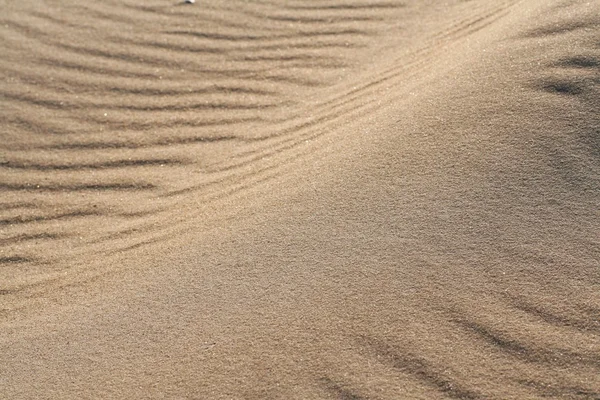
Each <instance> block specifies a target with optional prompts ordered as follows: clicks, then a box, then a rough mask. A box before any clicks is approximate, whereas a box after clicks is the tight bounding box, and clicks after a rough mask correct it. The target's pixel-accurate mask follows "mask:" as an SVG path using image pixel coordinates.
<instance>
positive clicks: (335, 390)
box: [319, 377, 366, 400]
mask: <svg viewBox="0 0 600 400" xmlns="http://www.w3.org/2000/svg"><path fill="white" fill-rule="evenodd" d="M319 382H320V383H321V384H322V385H323V387H324V388H325V390H327V391H328V392H329V393H331V394H332V395H334V396H335V398H336V399H339V400H366V397H363V396H361V395H359V394H357V393H355V392H354V391H353V390H351V389H349V388H347V387H345V386H343V385H340V384H338V383H336V382H335V381H333V380H332V379H331V378H329V377H324V378H321V379H319Z"/></svg>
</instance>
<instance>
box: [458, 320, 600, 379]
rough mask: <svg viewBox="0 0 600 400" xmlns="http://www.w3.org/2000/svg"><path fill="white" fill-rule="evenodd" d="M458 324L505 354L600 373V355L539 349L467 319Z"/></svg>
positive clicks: (565, 350) (535, 361)
mask: <svg viewBox="0 0 600 400" xmlns="http://www.w3.org/2000/svg"><path fill="white" fill-rule="evenodd" d="M454 322H455V323H456V324H458V325H460V326H462V327H463V328H464V329H466V330H468V331H471V332H473V333H474V334H476V335H477V336H478V337H479V338H480V339H481V340H483V341H485V342H487V343H488V344H490V345H492V346H493V347H495V348H497V349H498V350H500V351H501V352H503V353H506V354H509V355H511V356H514V357H517V358H520V359H523V360H524V361H527V362H532V363H545V364H551V365H557V366H561V365H570V366H573V367H577V366H582V365H586V366H589V367H593V368H595V369H598V370H599V372H600V354H584V353H578V352H573V351H571V350H567V349H554V348H537V347H535V348H534V347H532V346H531V345H526V344H524V343H520V342H519V341H517V340H514V339H511V338H508V337H505V336H504V335H503V334H500V333H499V332H496V331H495V330H494V329H492V328H490V327H486V326H484V325H483V324H480V323H477V322H474V321H472V320H467V319H457V320H455V321H454Z"/></svg>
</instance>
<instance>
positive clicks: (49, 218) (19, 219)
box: [0, 210, 103, 225]
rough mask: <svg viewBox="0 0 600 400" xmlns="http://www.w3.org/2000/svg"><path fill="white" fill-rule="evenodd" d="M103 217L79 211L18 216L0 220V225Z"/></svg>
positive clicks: (86, 211)
mask: <svg viewBox="0 0 600 400" xmlns="http://www.w3.org/2000/svg"><path fill="white" fill-rule="evenodd" d="M100 215H103V213H101V212H100V211H92V210H79V211H71V212H66V213H59V214H50V215H34V216H17V217H11V218H3V219H0V225H14V224H27V223H31V222H42V221H54V220H65V219H72V218H81V217H90V216H100Z"/></svg>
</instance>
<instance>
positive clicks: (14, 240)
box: [0, 232, 68, 245]
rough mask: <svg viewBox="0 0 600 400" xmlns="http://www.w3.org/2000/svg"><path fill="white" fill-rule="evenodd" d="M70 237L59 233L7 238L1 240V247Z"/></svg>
mask: <svg viewBox="0 0 600 400" xmlns="http://www.w3.org/2000/svg"><path fill="white" fill-rule="evenodd" d="M66 237H68V235H65V234H59V233H47V232H46V233H37V234H32V235H25V234H23V235H16V236H11V237H7V238H0V245H5V244H14V243H20V242H26V241H31V240H56V239H62V238H66Z"/></svg>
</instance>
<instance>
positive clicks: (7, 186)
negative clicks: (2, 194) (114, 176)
mask: <svg viewBox="0 0 600 400" xmlns="http://www.w3.org/2000/svg"><path fill="white" fill-rule="evenodd" d="M155 188H156V186H155V185H153V184H151V183H104V184H102V183H88V184H55V185H49V184H34V183H30V184H26V183H4V182H0V189H4V190H17V191H21V190H24V191H49V192H58V191H75V192H79V191H88V190H91V191H102V190H151V189H155Z"/></svg>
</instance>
